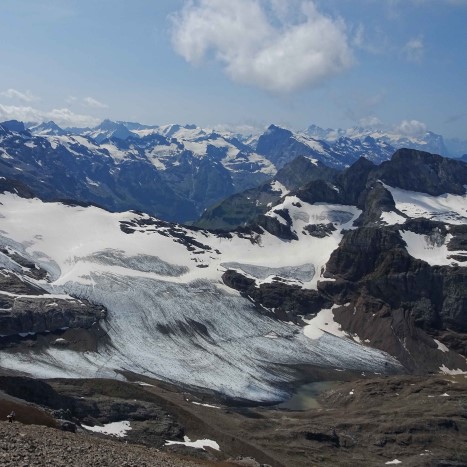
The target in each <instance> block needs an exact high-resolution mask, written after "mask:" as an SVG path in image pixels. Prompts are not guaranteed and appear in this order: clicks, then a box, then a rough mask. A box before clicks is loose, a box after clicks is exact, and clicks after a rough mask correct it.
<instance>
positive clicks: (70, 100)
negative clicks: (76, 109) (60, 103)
mask: <svg viewBox="0 0 467 467" xmlns="http://www.w3.org/2000/svg"><path fill="white" fill-rule="evenodd" d="M77 100H78V98H77V97H75V96H68V97H67V98H66V99H65V103H66V104H68V105H71V104H74V103H75V102H76V101H77Z"/></svg>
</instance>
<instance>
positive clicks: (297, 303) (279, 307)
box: [222, 270, 330, 323]
mask: <svg viewBox="0 0 467 467" xmlns="http://www.w3.org/2000/svg"><path fill="white" fill-rule="evenodd" d="M222 280H223V281H224V283H225V284H226V285H228V286H229V287H231V288H233V289H235V290H238V291H239V292H241V293H242V294H243V295H244V296H246V297H250V299H252V300H253V301H254V302H255V303H257V304H258V305H260V306H261V307H262V308H263V310H264V309H265V310H266V311H267V312H269V311H268V310H273V311H270V312H269V313H272V315H273V316H275V317H276V318H277V319H280V320H282V321H293V322H296V323H301V322H302V321H301V318H300V316H304V315H308V314H313V313H317V312H318V311H320V310H321V309H322V308H325V307H326V306H329V305H330V302H329V301H327V300H326V299H325V298H324V297H323V296H322V295H320V294H319V293H318V292H316V291H315V290H305V289H302V288H301V287H299V286H297V285H289V284H286V283H284V282H283V281H281V280H280V279H279V278H277V279H276V280H274V281H273V282H272V283H270V284H261V285H260V286H259V287H257V286H256V283H255V280H254V279H249V278H247V277H245V276H243V275H242V274H239V273H238V272H235V271H232V270H228V271H227V272H225V273H224V275H223V276H222Z"/></svg>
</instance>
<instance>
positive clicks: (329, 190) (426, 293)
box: [224, 149, 467, 371]
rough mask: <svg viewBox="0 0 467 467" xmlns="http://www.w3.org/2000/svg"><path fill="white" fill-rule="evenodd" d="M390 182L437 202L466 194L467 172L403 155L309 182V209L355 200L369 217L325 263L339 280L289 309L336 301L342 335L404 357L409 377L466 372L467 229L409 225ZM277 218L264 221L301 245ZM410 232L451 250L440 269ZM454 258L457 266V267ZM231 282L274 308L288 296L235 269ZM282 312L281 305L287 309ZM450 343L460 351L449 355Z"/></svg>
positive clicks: (314, 230) (305, 191)
mask: <svg viewBox="0 0 467 467" xmlns="http://www.w3.org/2000/svg"><path fill="white" fill-rule="evenodd" d="M384 184H386V186H387V185H389V187H397V188H401V189H403V190H408V191H409V192H421V193H426V194H428V195H431V196H437V195H440V194H444V193H451V194H452V195H465V186H466V185H467V171H466V166H465V164H463V163H462V162H460V161H455V160H451V159H445V158H442V157H440V156H437V155H432V154H428V153H424V152H420V151H409V150H407V149H401V150H399V151H397V152H396V153H395V155H394V157H393V158H392V160H391V161H388V162H384V163H383V164H381V165H380V166H375V165H374V164H372V163H371V162H369V161H367V160H365V159H363V158H362V159H360V160H359V161H358V162H357V163H355V164H354V165H353V166H352V167H350V168H349V169H347V170H345V171H343V172H342V173H341V174H339V175H338V176H337V177H335V178H334V180H333V181H332V182H330V181H327V180H315V181H311V182H310V183H308V184H307V185H305V186H304V187H302V188H301V189H300V190H298V191H296V192H294V193H292V194H293V195H295V196H296V197H297V198H299V200H300V201H303V202H305V203H309V204H314V203H335V204H354V205H356V206H358V207H359V208H360V209H361V210H362V214H361V215H360V217H359V218H358V219H357V221H356V222H355V226H357V228H354V229H353V230H349V231H347V232H345V233H344V236H343V239H342V241H341V243H340V245H339V247H338V248H337V249H336V250H335V251H334V252H333V253H332V255H331V257H330V259H329V262H328V263H327V265H326V271H325V277H327V278H329V279H331V280H323V281H320V282H318V293H317V294H313V296H307V295H306V294H305V295H303V302H302V303H300V306H298V305H297V304H296V303H295V304H294V305H287V306H290V307H291V309H294V310H297V313H298V314H304V310H307V309H308V310H309V311H310V312H315V311H316V310H317V309H319V307H320V306H321V307H324V304H325V303H327V304H329V303H331V304H332V303H334V304H335V305H336V307H337V308H335V309H334V317H335V319H336V320H337V321H338V322H339V323H340V325H341V326H342V329H343V330H344V331H346V332H348V333H349V335H356V336H358V339H359V341H366V342H368V343H369V344H370V345H372V346H374V347H377V348H379V349H381V350H384V351H386V352H388V353H390V354H391V355H394V356H396V357H397V359H398V360H399V361H400V362H402V363H403V364H404V366H405V367H406V368H407V369H408V370H409V371H436V370H438V369H439V368H441V367H443V368H445V367H448V368H463V369H465V367H466V365H465V360H464V359H463V357H461V356H459V354H460V355H462V356H464V357H466V356H467V352H466V351H467V345H466V343H467V337H466V333H467V268H466V267H465V266H464V265H467V264H465V263H467V226H466V225H465V224H464V225H462V224H459V225H456V224H454V225H449V224H445V223H444V222H439V221H433V220H430V219H428V218H423V217H420V218H414V219H411V218H410V215H408V214H406V213H404V212H401V211H399V210H398V209H397V207H396V203H395V201H394V198H393V196H392V194H391V191H390V190H389V189H388V188H386V187H385V185H384ZM272 212H273V213H274V212H275V213H277V214H278V215H279V216H276V217H271V216H270V215H267V216H261V217H259V218H258V219H257V223H258V225H260V226H261V227H262V228H264V229H265V230H267V231H268V232H270V233H272V234H273V235H276V236H278V237H280V238H283V239H284V240H287V241H291V242H293V241H296V240H297V239H298V237H297V232H296V231H295V230H294V224H293V222H292V219H291V218H290V215H289V214H288V212H287V211H285V212H283V211H280V212H279V211H277V210H274V208H272ZM386 213H391V215H393V216H395V217H396V218H397V223H395V225H391V223H389V225H388V224H387V223H386V222H384V221H382V219H383V218H384V216H385V214H386ZM279 217H280V218H281V221H280V220H279ZM395 222H396V221H395ZM332 227H333V225H332V224H330V225H328V226H326V224H316V225H308V226H306V228H305V230H306V231H307V232H310V234H311V235H316V236H317V237H318V238H320V236H326V235H329V234H330V233H331V232H332ZM406 232H408V233H409V234H414V235H417V236H419V237H417V238H420V240H419V242H427V245H428V246H427V247H426V248H428V249H430V248H431V249H432V250H433V255H434V254H436V253H435V250H436V248H441V247H443V245H446V246H445V248H446V251H447V253H446V254H447V262H446V263H445V264H444V265H436V263H435V264H430V263H428V262H427V261H426V260H423V259H417V258H415V257H413V256H411V254H409V251H408V247H407V244H406V241H405V240H404V238H403V234H405V233H406ZM321 238H322V237H321ZM428 251H429V250H428ZM450 252H452V253H450ZM449 259H451V260H452V261H454V262H456V261H457V263H453V264H449ZM224 281H225V283H226V284H228V285H230V286H231V287H233V288H235V289H237V290H240V291H242V292H243V293H246V294H247V295H248V296H249V297H252V298H253V299H254V300H255V301H256V302H257V303H258V304H261V305H262V306H265V307H267V308H269V307H270V306H271V305H270V304H269V306H268V305H266V304H267V303H268V301H269V297H270V296H275V295H276V294H277V295H281V296H283V297H284V300H285V297H287V296H288V293H287V292H286V290H284V285H283V284H280V283H278V282H275V281H273V282H272V283H271V284H268V287H267V288H265V287H264V284H263V285H261V286H258V285H257V284H255V282H254V281H251V280H250V279H248V278H246V277H245V278H243V279H242V277H239V275H238V273H234V272H233V271H229V272H228V273H226V274H225V275H224ZM302 292H303V291H302ZM294 293H300V292H299V291H294ZM275 306H278V307H279V309H280V307H281V306H282V304H280V305H278V304H277V302H276V303H275ZM287 306H286V307H285V308H287ZM299 310H300V311H299ZM312 310H313V311H312ZM278 316H280V317H281V318H282V319H288V317H289V316H288V315H286V316H284V315H280V314H279V315H278ZM442 343H446V344H447V345H449V348H451V349H452V350H453V352H449V353H448V348H447V347H445V346H444V344H442ZM456 352H457V354H456ZM443 354H444V355H443ZM443 365H444V366H443Z"/></svg>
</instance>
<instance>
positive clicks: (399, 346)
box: [318, 226, 467, 371]
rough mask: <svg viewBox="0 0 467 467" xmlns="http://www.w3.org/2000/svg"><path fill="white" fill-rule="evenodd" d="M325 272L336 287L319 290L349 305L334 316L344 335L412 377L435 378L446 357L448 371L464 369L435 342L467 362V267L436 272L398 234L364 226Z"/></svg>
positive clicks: (345, 241)
mask: <svg viewBox="0 0 467 467" xmlns="http://www.w3.org/2000/svg"><path fill="white" fill-rule="evenodd" d="M419 227H420V228H421V227H422V226H419ZM425 228H426V226H425ZM326 273H327V274H328V275H329V276H331V277H333V278H334V279H336V280H335V281H324V282H321V283H319V284H318V289H319V291H320V293H322V294H323V295H325V296H327V297H329V298H330V299H332V300H333V301H334V302H335V303H340V304H347V303H350V304H351V306H346V307H341V308H340V309H337V310H335V312H334V314H335V317H336V319H337V321H338V322H339V323H341V325H342V326H343V328H344V329H345V330H346V331H348V332H350V333H352V334H357V335H358V336H359V338H360V339H362V340H368V341H369V342H371V345H372V346H374V347H377V348H379V349H382V350H385V351H387V352H389V353H390V354H391V355H394V356H396V357H397V358H398V359H399V360H400V361H401V362H402V363H403V364H404V365H405V366H406V367H407V368H409V369H410V370H417V369H419V370H433V371H434V370H435V369H439V367H440V366H441V365H442V363H441V362H446V358H448V360H449V359H450V360H451V364H452V365H454V366H451V367H450V368H466V362H465V360H464V359H463V358H462V357H458V356H457V357H456V356H455V355H454V354H452V355H451V354H449V356H448V355H447V352H446V351H442V350H440V349H439V348H438V346H437V344H436V343H435V341H434V340H433V338H432V337H430V335H431V336H434V337H436V336H437V338H438V339H440V340H442V341H443V342H445V343H449V345H450V347H451V348H453V349H454V350H456V351H458V352H460V353H463V354H464V355H465V339H464V335H463V333H465V332H466V331H467V269H466V268H461V267H449V266H430V265H429V264H428V263H426V262H424V261H422V260H418V259H415V258H413V257H411V256H410V255H409V254H408V253H407V250H406V249H405V244H404V242H403V240H402V238H401V237H400V235H399V233H398V232H397V231H396V230H392V229H389V228H386V229H380V228H373V227H365V228H360V229H357V230H353V231H349V232H347V233H346V234H345V236H344V238H343V240H342V242H341V244H340V246H339V248H338V249H337V250H336V251H334V253H333V254H332V255H331V258H330V260H329V262H328V265H327V269H326ZM448 341H449V342H448Z"/></svg>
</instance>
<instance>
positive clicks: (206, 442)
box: [165, 436, 220, 451]
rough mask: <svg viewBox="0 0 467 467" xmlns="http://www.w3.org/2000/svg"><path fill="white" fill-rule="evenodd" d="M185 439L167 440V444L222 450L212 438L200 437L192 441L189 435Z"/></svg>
mask: <svg viewBox="0 0 467 467" xmlns="http://www.w3.org/2000/svg"><path fill="white" fill-rule="evenodd" d="M183 439H184V440H185V441H169V440H166V443H165V446H172V445H174V444H182V445H183V446H188V447H189V448H195V449H202V450H203V451H205V450H206V449H205V448H206V447H208V448H211V449H215V450H216V451H220V448H219V445H218V444H217V443H216V442H215V441H212V440H210V439H199V440H197V441H190V438H188V436H185V437H184V438H183Z"/></svg>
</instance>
